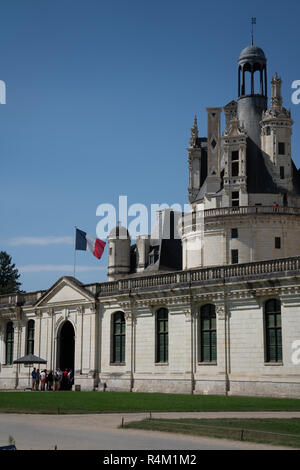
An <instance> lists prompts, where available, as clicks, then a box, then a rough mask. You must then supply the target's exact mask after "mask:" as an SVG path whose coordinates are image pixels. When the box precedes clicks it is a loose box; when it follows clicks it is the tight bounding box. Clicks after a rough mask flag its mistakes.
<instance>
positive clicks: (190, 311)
mask: <svg viewBox="0 0 300 470" xmlns="http://www.w3.org/2000/svg"><path fill="white" fill-rule="evenodd" d="M183 313H184V315H185V321H187V322H190V321H192V319H193V318H196V317H197V307H196V306H195V305H191V306H189V307H185V308H184V309H183Z"/></svg>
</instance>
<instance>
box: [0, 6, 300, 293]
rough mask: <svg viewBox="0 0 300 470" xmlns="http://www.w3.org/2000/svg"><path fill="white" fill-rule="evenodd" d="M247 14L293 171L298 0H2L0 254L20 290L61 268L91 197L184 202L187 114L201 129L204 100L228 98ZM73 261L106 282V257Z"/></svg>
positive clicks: (299, 111)
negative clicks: (283, 111) (276, 93)
mask: <svg viewBox="0 0 300 470" xmlns="http://www.w3.org/2000/svg"><path fill="white" fill-rule="evenodd" d="M252 16H254V17H256V18H257V25H256V27H255V43H256V44H257V45H259V46H260V47H262V48H263V49H264V51H265V53H266V55H267V59H268V81H269V94H270V79H271V77H272V75H274V73H275V72H276V71H277V72H278V73H279V74H280V76H281V77H282V79H283V96H284V105H285V106H286V107H287V108H291V111H292V117H293V119H294V121H295V124H294V134H293V158H294V161H295V163H296V165H297V167H299V166H300V154H299V152H300V134H299V130H300V105H298V106H296V105H293V104H292V102H291V93H292V91H291V83H292V81H294V80H297V79H298V80H300V61H299V18H300V3H299V1H297V0H293V1H289V0H287V1H285V2H282V1H278V0H273V1H265V2H262V1H258V0H251V1H244V2H241V1H240V0H237V1H227V2H224V1H214V2H209V1H205V2H204V1H199V0H197V1H196V0H184V1H183V0H181V1H179V0H159V1H158V0H152V1H151V2H150V1H144V0H127V1H126V0H114V1H105V2H104V1H102V0H44V1H42V2H41V1H40V0H14V1H13V2H12V1H11V0H2V1H1V5H0V80H3V81H5V83H6V86H7V104H6V105H0V159H1V173H0V174H1V186H0V221H1V232H0V250H5V251H7V252H9V253H10V254H11V255H12V257H13V261H14V262H15V263H16V265H17V266H18V267H20V268H21V271H22V276H21V281H22V283H23V289H25V290H27V291H29V290H39V289H46V288H48V287H50V286H51V284H52V283H54V282H55V281H56V280H57V279H58V278H59V277H60V276H62V275H72V270H71V266H72V263H73V245H72V243H70V242H69V238H68V237H72V236H73V231H74V225H77V226H78V227H79V228H81V229H82V230H85V231H86V232H87V233H89V234H91V235H95V234H96V224H97V222H98V220H99V218H97V217H96V208H97V206H98V205H99V204H101V203H104V202H106V203H111V204H117V201H118V196H119V195H127V196H128V202H129V204H132V203H136V202H139V203H143V204H146V205H147V206H150V204H151V203H162V202H166V203H168V204H173V203H175V202H177V203H182V204H184V203H187V185H188V165H187V152H186V147H187V146H188V142H189V136H190V128H191V126H192V123H193V118H194V115H195V114H197V116H198V123H199V128H200V134H201V135H206V111H205V108H206V107H207V106H224V105H225V104H227V103H228V102H229V101H231V100H232V99H236V91H237V58H238V56H239V53H240V51H241V50H242V49H243V48H244V47H245V46H247V45H248V44H249V43H250V19H251V17H252ZM21 237H35V238H36V241H35V240H33V239H30V240H31V243H32V244H30V245H29V244H25V242H24V241H22V240H20V238H21ZM48 237H59V238H61V237H62V240H61V241H59V240H58V241H59V243H55V244H54V243H50V241H51V240H49V239H48ZM65 237H67V238H65ZM16 238H18V241H17V242H16V241H14V239H16ZM52 241H53V238H52ZM27 242H28V238H27ZM42 242H44V245H41V244H40V243H42ZM106 252H107V250H106ZM77 264H78V266H81V267H82V268H81V269H82V271H80V272H78V278H79V279H80V280H81V281H82V282H85V283H88V282H95V281H100V282H101V281H104V280H105V279H106V264H107V253H105V255H104V256H103V258H102V259H101V260H100V261H98V260H97V259H96V258H94V257H93V256H92V254H90V253H88V252H78V253H77ZM99 267H100V268H102V269H98V268H99ZM84 269H85V270H84Z"/></svg>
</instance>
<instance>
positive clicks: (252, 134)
mask: <svg viewBox="0 0 300 470" xmlns="http://www.w3.org/2000/svg"><path fill="white" fill-rule="evenodd" d="M267 105H268V98H267V59H266V56H265V53H264V51H263V50H262V49H261V48H260V47H258V46H255V45H254V44H251V45H250V46H247V47H245V48H244V49H243V50H242V52H241V53H240V56H239V59H238V109H237V112H238V119H239V121H240V123H241V125H242V126H243V127H244V129H245V130H246V132H247V135H248V137H249V138H250V139H251V140H252V141H253V142H254V143H255V144H256V145H257V146H260V125H259V122H260V121H261V118H262V113H263V111H265V110H266V109H267Z"/></svg>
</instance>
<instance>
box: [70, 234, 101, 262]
mask: <svg viewBox="0 0 300 470" xmlns="http://www.w3.org/2000/svg"><path fill="white" fill-rule="evenodd" d="M105 245H106V243H105V242H104V241H103V240H99V238H94V237H91V236H90V235H88V234H87V233H86V232H83V231H82V230H79V229H78V228H76V239H75V250H84V251H91V252H92V253H93V255H94V256H96V258H98V259H100V258H101V256H102V253H103V251H104V248H105Z"/></svg>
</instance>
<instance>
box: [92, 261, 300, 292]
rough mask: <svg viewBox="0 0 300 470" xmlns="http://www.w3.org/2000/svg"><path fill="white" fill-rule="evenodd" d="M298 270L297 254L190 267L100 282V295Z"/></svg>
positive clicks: (299, 263) (299, 268)
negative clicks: (254, 260) (291, 256)
mask: <svg viewBox="0 0 300 470" xmlns="http://www.w3.org/2000/svg"><path fill="white" fill-rule="evenodd" d="M297 270H300V257H294V258H282V259H277V260H269V261H257V262H253V263H244V264H235V265H228V266H216V267H209V268H199V269H191V270H188V271H179V272H172V273H164V274H157V275H154V274H153V275H151V276H141V277H136V278H134V277H133V278H129V279H120V280H119V281H112V282H104V283H102V284H100V293H99V295H100V296H106V295H110V294H115V293H116V294H117V293H122V292H124V293H125V292H128V291H132V292H134V291H137V290H144V289H152V288H163V286H173V285H175V286H176V285H178V286H180V285H193V283H194V284H196V283H199V282H207V281H214V280H215V281H216V280H223V279H231V278H241V277H248V276H258V275H264V274H273V273H280V272H288V271H297Z"/></svg>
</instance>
